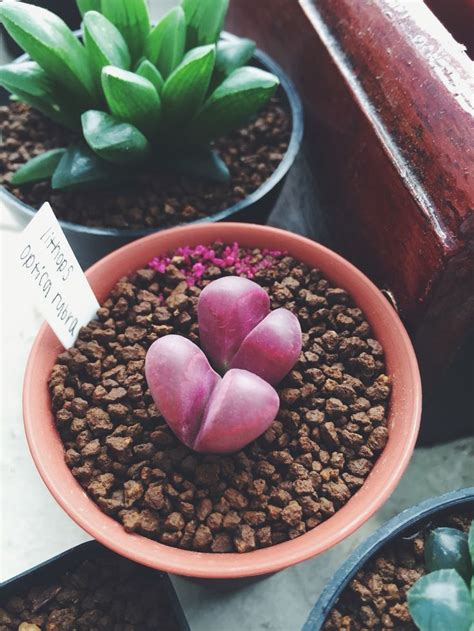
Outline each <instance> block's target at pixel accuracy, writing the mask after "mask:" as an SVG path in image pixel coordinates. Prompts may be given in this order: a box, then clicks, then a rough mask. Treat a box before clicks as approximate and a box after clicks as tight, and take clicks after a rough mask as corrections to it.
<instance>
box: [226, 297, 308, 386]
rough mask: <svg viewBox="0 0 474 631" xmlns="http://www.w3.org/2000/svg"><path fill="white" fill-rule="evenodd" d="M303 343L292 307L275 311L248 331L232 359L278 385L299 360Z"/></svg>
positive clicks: (233, 363) (233, 365)
mask: <svg viewBox="0 0 474 631" xmlns="http://www.w3.org/2000/svg"><path fill="white" fill-rule="evenodd" d="M302 344H303V337H302V332H301V326H300V323H299V321H298V318H297V317H296V316H295V315H294V314H293V313H291V311H288V309H275V311H271V312H270V313H269V314H268V315H267V316H266V317H265V318H264V319H263V320H262V321H261V322H259V323H258V324H257V326H256V327H255V328H254V329H252V330H251V331H250V333H248V335H247V336H246V337H245V338H244V340H243V342H242V343H241V345H240V348H239V349H238V351H237V352H236V354H235V355H234V357H233V358H232V361H231V362H230V366H231V368H244V369H245V370H250V371H252V372H254V373H255V374H256V375H259V377H261V378H262V379H265V381H268V383H271V384H272V385H274V386H275V385H277V384H278V383H279V382H280V381H281V380H282V379H283V377H285V376H286V375H287V374H288V373H289V372H290V370H291V369H292V368H293V366H294V365H295V364H296V362H297V361H298V357H299V356H300V353H301V347H302Z"/></svg>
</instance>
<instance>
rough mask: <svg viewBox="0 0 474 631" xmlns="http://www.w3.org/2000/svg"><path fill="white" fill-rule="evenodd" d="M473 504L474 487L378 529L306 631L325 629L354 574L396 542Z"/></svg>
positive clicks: (327, 592)
mask: <svg viewBox="0 0 474 631" xmlns="http://www.w3.org/2000/svg"><path fill="white" fill-rule="evenodd" d="M470 502H474V486H473V487H466V488H464V489H460V490H458V491H451V492H449V493H445V494H443V495H438V496H436V497H431V498H429V499H426V500H423V501H422V502H419V503H418V504H415V505H414V506H412V507H410V508H407V509H405V510H403V511H402V512H401V513H398V515H395V517H392V519H390V520H389V521H388V522H386V523H385V524H383V525H382V526H380V528H377V530H376V531H375V532H373V533H372V534H371V535H370V536H369V537H367V539H366V540H365V541H363V542H362V543H361V544H360V545H359V546H358V547H357V548H356V549H355V551H354V552H353V553H352V554H351V555H350V556H349V558H348V559H346V561H344V563H343V564H342V565H341V566H340V567H339V568H338V570H337V571H336V573H335V574H334V576H333V578H332V579H331V581H330V582H329V583H328V584H327V585H326V587H325V588H324V590H323V592H322V594H321V596H320V597H319V599H318V601H317V602H316V605H315V606H314V607H313V609H312V611H311V613H310V614H309V617H308V619H307V620H306V622H305V624H304V626H303V629H302V631H319V629H321V627H322V625H323V623H324V622H325V620H326V618H327V616H328V614H329V612H330V611H331V609H332V608H333V606H334V604H335V602H336V600H337V599H338V598H339V596H340V595H341V593H342V592H343V590H344V589H345V587H346V586H347V585H348V583H349V581H350V580H351V579H352V577H353V576H354V574H355V573H356V572H357V571H358V570H359V569H360V568H361V567H363V566H364V565H365V564H366V563H367V562H368V561H369V560H370V558H371V557H372V556H373V555H374V554H375V553H376V552H378V551H379V550H380V549H381V548H382V547H384V546H385V545H387V543H389V542H390V541H391V540H392V539H394V538H395V537H398V536H399V535H400V534H402V533H403V532H404V531H405V530H407V529H409V528H411V527H412V526H415V525H416V524H417V523H418V522H421V521H425V520H426V519H427V518H428V517H430V516H431V515H433V514H435V513H438V512H441V511H444V510H446V509H448V508H454V507H455V506H459V505H462V504H467V503H470Z"/></svg>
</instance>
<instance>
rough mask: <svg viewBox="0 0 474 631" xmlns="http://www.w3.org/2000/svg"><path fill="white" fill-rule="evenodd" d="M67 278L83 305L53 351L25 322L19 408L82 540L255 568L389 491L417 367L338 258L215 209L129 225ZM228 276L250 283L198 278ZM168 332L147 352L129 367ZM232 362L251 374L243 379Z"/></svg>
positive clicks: (334, 533) (309, 548) (378, 300)
mask: <svg viewBox="0 0 474 631" xmlns="http://www.w3.org/2000/svg"><path fill="white" fill-rule="evenodd" d="M87 277H88V279H89V282H90V283H91V286H92V288H93V289H94V291H95V292H96V294H97V297H98V300H99V302H100V303H101V305H102V306H101V309H100V310H99V312H98V319H97V320H94V321H92V322H91V323H89V325H88V326H86V327H84V328H83V330H82V332H81V334H80V337H79V339H78V341H77V342H76V344H75V346H74V347H73V348H72V349H68V350H66V351H64V349H63V348H62V347H61V346H60V344H59V343H58V341H57V339H56V338H55V336H54V335H53V333H52V331H51V330H50V329H49V327H47V326H44V327H43V329H42V330H41V332H40V334H39V336H38V337H37V339H36V342H35V344H34V347H33V349H32V352H31V356H30V360H29V363H28V368H27V372H26V376H25V383H24V418H25V427H26V433H27V438H28V442H29V446H30V449H31V452H32V455H33V458H34V460H35V463H36V465H37V467H38V469H39V471H40V473H41V475H42V477H43V479H44V481H45V483H46V484H47V486H48V487H49V489H50V491H51V492H52V493H53V495H54V497H55V498H56V499H57V501H58V502H59V503H60V504H61V505H62V506H63V508H64V509H65V510H66V511H67V512H68V513H69V515H70V516H71V517H72V518H73V519H74V520H75V521H77V523H79V524H80V525H81V526H82V527H83V528H85V529H86V530H87V531H88V532H89V533H90V534H91V535H93V536H94V537H95V538H97V539H98V540H99V541H100V542H101V543H103V544H104V545H106V546H108V547H110V548H112V549H113V550H114V551H116V552H119V553H121V554H124V555H125V556H127V557H129V558H131V559H133V560H135V561H138V562H140V563H144V564H146V565H150V566H152V567H155V568H157V569H158V568H160V569H162V570H166V571H171V572H174V573H178V574H184V575H191V576H197V577H206V578H209V577H214V578H233V577H241V576H251V575H257V574H265V573H269V572H273V571H276V570H278V569H282V568H284V567H287V566H288V565H291V564H294V563H296V562H298V561H302V560H304V559H307V558H309V557H311V556H313V555H315V554H318V553H320V552H322V551H324V550H326V549H327V548H329V547H330V546H332V545H334V544H336V543H337V542H338V541H340V540H341V539H343V538H344V537H346V536H347V535H348V534H350V533H351V532H353V531H354V530H355V529H356V528H358V527H359V526H360V525H361V524H362V523H363V522H364V521H365V520H366V519H367V518H368V517H369V516H370V515H371V514H372V513H373V512H374V511H375V510H377V508H378V507H379V506H380V505H381V504H382V503H383V502H384V500H385V499H386V498H387V497H388V496H389V495H390V493H391V492H392V490H393V489H394V487H395V485H396V484H397V482H398V480H399V478H400V476H401V475H402V473H403V471H404V469H405V467H406V466H407V464H408V462H409V459H410V455H411V452H412V450H413V447H414V444H415V440H416V435H417V432H418V424H419V417H420V397H421V392H420V381H419V374H418V370H417V366H416V360H415V357H414V354H413V350H412V347H411V344H410V341H409V339H408V336H407V334H406V332H405V330H404V328H403V326H402V324H401V323H400V320H399V319H398V316H397V315H396V313H395V311H394V310H393V308H392V307H391V305H390V304H389V303H388V302H387V300H386V299H385V298H384V296H383V295H382V294H381V293H380V291H379V290H378V289H377V288H376V287H375V286H374V285H373V284H372V283H371V282H370V281H369V280H368V279H367V278H366V277H365V276H364V275H363V274H362V273H361V272H359V271H358V270H357V269H355V268H354V267H353V266H352V265H351V264H350V263H348V262H347V261H345V260H344V259H342V258H341V257H340V256H338V255H337V254H335V253H333V252H331V251H330V250H328V249H326V248H324V247H323V246H321V245H319V244H317V243H314V242H313V241H310V240H308V239H305V238H303V237H300V236H298V235H295V234H292V233H288V232H285V231H281V230H277V229H274V228H269V227H263V226H256V225H250V224H240V223H220V224H217V223H216V224H202V225H196V226H189V227H182V228H173V229H170V230H167V231H162V232H158V233H155V234H153V235H150V236H148V237H145V238H143V239H140V240H138V241H135V242H133V243H131V244H128V245H127V246H124V247H123V248H121V249H120V250H117V251H116V252H114V253H112V254H110V255H108V256H107V257H105V258H104V259H102V260H101V261H99V262H98V263H96V265H95V266H93V267H92V268H91V269H90V270H88V272H87ZM229 277H230V278H229ZM232 277H243V278H237V279H236V280H235V279H234V281H232V282H238V281H245V282H244V285H245V286H246V287H249V285H248V283H250V285H251V291H250V293H247V289H245V288H244V291H243V293H242V294H239V299H238V300H235V299H234V300H233V298H235V293H232V292H230V293H226V292H224V293H223V294H221V293H220V292H221V291H222V287H220V289H219V292H218V294H217V296H216V294H215V293H214V294H213V292H214V290H215V288H216V287H217V286H218V284H219V283H221V282H223V283H224V284H226V283H227V282H228V281H229V280H232ZM120 279H121V280H120ZM204 287H205V289H204V291H203V288H204ZM211 290H212V291H211ZM239 291H240V290H239ZM209 293H211V294H212V295H211V298H212V300H211V301H210V303H208V304H207V306H206V300H207V298H209ZM205 295H206V296H207V298H206V300H205V299H204V296H205ZM257 312H259V315H258V317H256V319H255V318H254V316H255V314H256V313H257ZM288 312H290V313H289V314H288ZM278 314H280V315H282V314H283V320H282V321H281V323H280V324H278V325H275V321H274V318H276V317H277V316H278ZM198 318H199V322H198ZM268 318H271V319H272V322H273V324H272V326H270V327H269V329H268V328H265V327H263V330H262V326H263V324H264V323H267V324H268ZM295 320H296V323H295ZM279 322H280V321H279ZM243 326H245V327H248V328H247V330H246V331H245V335H242V336H241V337H240V338H239V339H238V340H237V342H236V337H235V336H236V332H237V333H239V331H240V332H242V327H243ZM298 327H301V330H302V335H301V333H299V335H300V337H299V336H298ZM275 329H276V330H277V335H276V337H275V335H274V333H275ZM269 330H270V333H269ZM290 331H292V333H291V336H292V339H294V340H295V341H296V347H297V350H298V346H297V345H298V341H300V343H301V344H302V353H301V354H300V355H299V357H298V358H297V363H296V365H295V366H294V367H293V368H292V366H293V363H294V361H295V356H294V355H292V353H293V350H292V349H291V348H290V349H288V347H287V344H288V338H289V333H290ZM239 335H240V333H239ZM176 336H179V341H180V344H177V343H175V342H173V338H175V337H176ZM272 336H273V337H272ZM263 338H264V339H265V340H266V341H265V343H264V344H263V346H262V345H261V341H262V339H263ZM170 341H171V342H172V344H171V347H170V348H164V347H162V349H161V351H160V353H158V356H161V357H164V356H165V355H166V357H167V363H166V365H161V366H160V365H157V363H156V362H155V361H154V360H153V359H152V362H151V365H149V360H150V356H151V353H152V349H153V348H156V344H163V343H166V342H170ZM183 345H184V346H186V348H184V350H183ZM244 346H245V348H244ZM279 346H282V347H284V352H283V353H280V352H277V349H278V347H279ZM269 347H271V348H273V350H270V351H269V350H268V349H269ZM188 349H191V350H190V351H189V353H188ZM200 349H202V350H200ZM222 349H225V352H226V354H225V356H221V355H219V353H220V352H221V351H222ZM229 349H230V350H229ZM242 349H244V350H242ZM173 351H174V354H173ZM244 351H245V352H244ZM216 352H217V355H216ZM187 353H188V354H187ZM204 353H206V355H205V354H204ZM227 353H228V354H227ZM239 355H240V357H239ZM155 359H156V358H155ZM265 362H266V363H265ZM211 363H212V368H211V366H210V364H211ZM227 368H230V370H228V372H227V373H225V370H226V369H227ZM235 368H237V370H238V371H240V372H241V373H246V375H247V377H248V374H249V373H253V376H251V379H252V384H251V385H250V391H249V388H248V387H247V386H246V385H245V384H244V387H241V386H242V384H241V383H237V384H236V380H235V372H234V373H233V370H234V369H235ZM275 370H277V372H274V371H275ZM288 370H289V371H290V372H289V373H288V374H287V375H286V376H284V375H285V374H286V372H287V371H288ZM217 371H221V374H223V378H222V380H221V377H220V376H219V375H218V374H216V373H217ZM266 371H267V372H266ZM154 373H155V374H154ZM224 373H225V374H224ZM231 373H233V375H234V376H233V377H232V376H231V377H229V375H231ZM239 374H240V373H239ZM255 375H257V377H259V379H260V381H258V380H257V381H258V383H257V384H256V379H257V377H256V376H255ZM237 376H239V375H237ZM240 376H242V375H240ZM244 376H245V375H244ZM282 377H284V378H283V381H281V382H279V380H280V379H282ZM154 380H157V381H158V382H159V381H160V380H161V382H162V384H165V385H166V388H163V390H164V392H163V391H162V392H161V393H160V392H158V389H157V384H156V382H155V381H154ZM229 382H230V383H229ZM225 383H226V384H227V386H228V387H227V390H226V388H225V387H224V385H223V384H225ZM216 384H217V385H216ZM272 384H274V385H272ZM217 387H219V388H220V394H219V396H214V395H215V392H216V390H212V389H213V388H217ZM239 388H240V390H239ZM211 390H212V392H211ZM257 390H258V392H257ZM239 392H240V393H241V394H242V396H241V397H239V396H236V394H238V393H239ZM229 395H230V396H229ZM275 397H276V404H275ZM211 399H212V401H211ZM239 401H240V402H239ZM242 401H246V403H245V404H243V403H242ZM206 404H208V406H207V407H206ZM226 406H227V407H226ZM204 408H206V412H205V414H204ZM196 410H198V411H197V412H195V411H196ZM268 410H270V411H268ZM203 414H204V416H203ZM275 414H276V419H275V421H274V422H272V421H273V419H274V416H275ZM211 421H212V422H211ZM257 421H258V423H257ZM268 423H271V424H270V426H268ZM200 424H201V427H200V428H199V427H198V426H199V425H200ZM213 424H214V429H216V426H219V427H220V428H221V429H222V428H224V431H223V432H222V431H221V432H220V434H219V432H217V433H216V432H214V433H212V431H211V432H209V431H207V430H209V428H211V430H212V427H213ZM257 424H258V425H259V427H258V428H257V429H256V425H257ZM203 427H204V428H205V429H206V431H205V432H204V434H205V435H204V434H201V435H200V436H198V435H197V430H199V429H202V428H203ZM183 428H184V429H186V428H188V429H189V432H188V434H186V432H185V431H184V429H183ZM249 428H250V429H249ZM265 428H267V429H265ZM244 430H245V432H246V436H245V440H244V441H243V442H241V443H239V444H237V441H236V440H234V439H235V437H236V436H237V438H238V439H239V441H240V439H241V437H242V432H243V431H244ZM262 431H264V433H263V435H259V434H260V432H262ZM211 434H212V435H211ZM196 436H197V438H196ZM223 436H224V438H225V440H227V439H228V438H229V437H230V438H231V440H232V441H233V442H232V443H231V444H229V443H228V442H227V443H226V444H223V442H218V441H220V439H221V438H222V437H223ZM249 441H251V442H250V443H249V444H247V443H248V442H249ZM222 452H225V453H222ZM229 452H230V453H229ZM381 453H383V457H382V458H379V455H380V454H381ZM366 481H368V482H367V483H366ZM84 490H85V491H86V493H84Z"/></svg>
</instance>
